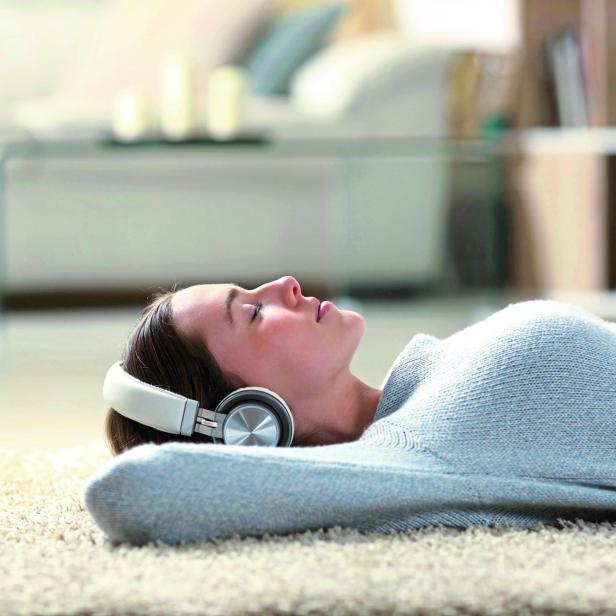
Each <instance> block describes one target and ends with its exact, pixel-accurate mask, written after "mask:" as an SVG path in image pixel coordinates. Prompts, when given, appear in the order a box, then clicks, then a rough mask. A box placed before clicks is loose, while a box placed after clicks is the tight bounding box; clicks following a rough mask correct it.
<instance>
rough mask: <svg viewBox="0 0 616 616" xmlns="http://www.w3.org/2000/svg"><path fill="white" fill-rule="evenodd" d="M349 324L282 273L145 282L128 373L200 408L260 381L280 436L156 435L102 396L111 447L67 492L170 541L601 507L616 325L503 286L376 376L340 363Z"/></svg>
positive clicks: (614, 390)
mask: <svg viewBox="0 0 616 616" xmlns="http://www.w3.org/2000/svg"><path fill="white" fill-rule="evenodd" d="M227 308H228V311H227ZM319 308H320V309H319ZM364 330H365V320H364V318H363V317H362V316H361V315H360V314H358V313H356V312H353V311H349V310H339V309H338V308H337V307H336V306H335V305H334V304H331V303H325V302H323V304H321V306H320V307H319V301H318V300H317V299H315V298H307V297H304V296H303V295H302V293H301V288H300V285H299V283H298V282H297V280H295V278H293V277H291V276H285V277H283V278H281V279H279V280H276V281H273V282H270V283H268V284H264V285H262V286H260V287H257V288H255V289H253V290H250V291H248V290H244V289H242V288H239V287H235V286H234V285H227V284H220V285H219V284H216V285H196V286H192V287H188V288H185V289H181V290H179V291H175V292H168V293H165V294H162V295H160V296H158V297H157V298H156V299H154V301H153V302H152V303H151V304H150V305H149V306H147V307H146V308H145V310H144V312H143V315H142V317H141V319H140V321H139V322H138V324H137V326H136V327H135V329H134V331H133V332H132V334H131V336H130V337H129V340H128V342H127V345H126V348H125V350H124V352H123V356H122V362H121V365H122V367H123V371H125V373H127V374H128V375H130V377H128V378H132V377H134V378H135V379H139V381H141V382H143V383H147V384H150V385H154V386H156V387H157V388H159V390H160V389H162V390H167V391H171V392H175V394H179V395H180V396H183V397H185V398H188V399H190V400H194V401H197V403H198V407H201V409H216V408H217V407H218V405H219V403H220V402H221V400H223V399H224V398H225V397H227V396H228V395H229V394H231V393H232V392H234V391H235V390H237V389H238V388H244V387H254V386H256V387H261V388H266V390H269V391H272V392H275V394H278V396H280V398H281V399H282V405H284V406H286V408H287V410H289V417H288V418H287V421H286V424H285V422H281V426H282V427H280V429H279V430H277V431H276V437H275V439H276V440H275V442H274V443H273V444H278V445H279V446H278V447H250V446H246V445H250V444H261V443H256V442H253V441H251V438H248V439H247V440H246V435H245V434H244V435H242V437H241V439H237V440H235V441H234V440H233V438H232V435H233V432H232V431H229V435H228V440H226V441H225V444H224V446H223V447H220V446H219V445H220V443H221V439H220V438H218V439H216V438H214V439H213V437H212V436H207V434H210V433H211V434H213V433H214V432H213V429H211V428H205V429H204V430H203V431H204V432H205V433H202V432H200V431H197V430H200V429H201V428H202V426H201V425H199V424H195V425H191V426H190V430H189V433H190V434H192V435H191V436H183V435H182V434H180V433H177V434H172V433H170V432H167V431H161V430H158V429H156V428H153V427H150V426H148V425H144V424H143V423H140V422H138V421H135V420H134V419H129V417H128V416H125V414H126V413H125V414H120V413H119V412H117V410H114V409H113V408H112V409H109V411H108V415H107V422H106V432H107V438H108V441H109V445H110V447H111V449H112V452H113V453H114V454H121V455H118V456H117V457H115V458H113V459H112V460H111V461H110V462H109V463H108V464H107V465H106V466H105V467H104V468H103V469H101V470H100V471H99V472H98V473H96V474H95V475H94V476H93V477H91V478H90V479H89V480H88V482H87V484H86V486H85V487H84V490H83V494H82V498H83V501H84V502H85V504H86V507H87V509H88V510H89V512H90V513H91V515H92V516H93V518H94V520H95V521H96V523H97V524H98V525H99V527H100V528H101V529H102V530H103V531H104V532H105V533H106V534H107V536H108V537H109V538H110V539H111V540H112V541H128V542H131V543H135V544H143V543H146V542H149V541H157V540H158V541H162V542H165V543H171V544H173V543H180V542H190V541H198V540H201V539H210V538H226V537H231V536H233V535H235V534H238V535H241V536H262V535H263V534H265V533H269V534H275V533H277V534H280V533H289V532H301V531H304V530H309V529H317V528H328V527H333V526H342V527H353V528H356V529H358V530H360V531H362V532H370V531H379V532H392V531H397V530H406V529H413V528H420V527H422V526H428V525H443V526H451V527H458V528H465V527H468V526H471V525H476V524H479V525H496V526H522V527H530V526H534V525H536V524H538V523H540V522H544V523H550V522H555V521H557V519H559V518H561V519H573V518H575V517H580V518H584V519H586V520H597V519H599V520H600V519H609V518H610V517H611V516H614V515H615V514H616V324H613V323H608V322H606V321H604V320H602V319H600V318H599V317H597V316H595V315H593V314H591V313H589V312H587V311H585V310H582V309H580V308H577V307H574V306H572V305H569V304H565V303H562V302H556V301H551V300H532V301H524V302H519V303H515V304H510V305H509V306H508V307H507V308H504V309H502V310H499V311H497V312H495V313H494V314H492V315H491V316H489V317H488V318H486V319H484V320H483V321H480V322H478V323H475V324H473V325H471V326H469V327H466V328H465V329H462V330H461V331H459V332H457V333H455V334H453V335H451V336H449V337H448V338H445V339H444V340H439V339H437V338H435V337H433V336H431V335H427V334H416V335H415V336H413V337H412V338H411V340H410V341H409V342H408V344H407V345H406V346H405V348H404V349H403V350H402V352H401V353H400V355H399V356H398V357H397V358H396V360H395V361H394V363H393V365H392V366H391V368H390V369H389V371H388V373H387V374H386V376H385V378H384V380H383V382H382V385H381V388H380V389H375V388H373V387H370V386H368V385H367V384H365V383H363V382H362V381H361V380H360V379H358V378H357V377H356V376H354V375H353V374H352V373H351V371H350V364H351V360H352V357H353V354H354V352H355V350H356V349H357V347H358V345H359V343H360V341H361V338H362V336H363V333H364ZM148 389H150V388H148ZM197 403H195V405H194V406H195V408H197ZM282 419H284V417H282ZM205 423H206V424H208V422H205ZM215 424H216V422H209V424H208V425H215ZM284 425H286V426H287V430H286V433H285V429H284ZM289 428H290V429H289ZM193 429H194V430H195V431H194V433H193ZM176 432H179V431H176ZM206 433H207V434H206ZM285 439H286V440H285ZM241 443H244V444H241ZM280 445H281V446H280ZM288 445H291V446H288ZM324 445H327V446H324Z"/></svg>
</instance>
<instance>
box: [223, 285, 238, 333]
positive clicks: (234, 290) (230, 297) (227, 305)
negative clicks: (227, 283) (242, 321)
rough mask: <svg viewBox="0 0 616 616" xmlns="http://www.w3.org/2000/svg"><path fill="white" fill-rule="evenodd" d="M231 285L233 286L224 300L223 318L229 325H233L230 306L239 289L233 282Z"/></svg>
mask: <svg viewBox="0 0 616 616" xmlns="http://www.w3.org/2000/svg"><path fill="white" fill-rule="evenodd" d="M231 284H232V285H234V286H232V287H231V288H230V289H229V292H228V293H227V297H226V298H225V318H226V319H227V321H229V323H231V325H234V323H233V315H232V314H231V304H232V303H233V300H234V299H235V298H236V297H237V295H238V293H239V292H240V288H239V287H238V286H237V285H236V284H235V282H232V283H231Z"/></svg>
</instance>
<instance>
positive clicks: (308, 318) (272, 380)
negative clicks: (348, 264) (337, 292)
mask: <svg viewBox="0 0 616 616" xmlns="http://www.w3.org/2000/svg"><path fill="white" fill-rule="evenodd" d="M232 290H233V291H236V293H234V295H231V296H230V295H229V292H230V291H232ZM231 298H232V301H230V303H229V304H228V307H229V313H228V314H229V316H227V312H226V304H227V302H228V300H230V299H231ZM259 302H260V303H261V304H262V307H261V308H260V310H259V312H258V314H257V316H256V317H255V318H254V319H253V316H254V313H255V308H256V306H257V303H259ZM318 305H319V303H318V301H317V300H315V298H314V297H304V296H303V295H302V292H301V287H300V285H299V283H298V282H297V280H295V278H293V277H292V276H283V277H282V278H279V279H278V280H273V281H272V282H268V283H266V284H263V285H261V286H260V287H257V288H255V289H252V290H245V289H243V288H241V287H237V286H236V285H234V284H202V285H195V286H192V287H187V288H186V289H181V290H180V291H177V292H176V293H175V295H174V296H173V300H172V307H173V318H174V324H175V327H176V328H177V329H178V330H179V331H180V333H181V334H185V335H187V336H188V337H193V336H194V337H199V338H201V339H203V340H204V341H205V342H206V343H207V345H208V348H209V349H210V351H211V352H212V354H213V355H214V357H215V358H216V360H217V361H218V363H219V364H220V366H221V367H222V369H223V370H224V371H225V372H229V373H231V374H233V375H237V376H239V377H240V378H241V379H242V381H244V382H245V383H246V384H247V385H248V386H258V387H266V388H268V389H271V390H272V391H274V392H276V393H278V394H279V395H281V396H282V397H283V399H285V400H286V401H287V403H288V404H289V405H290V406H292V404H293V403H294V402H296V403H297V402H299V401H301V400H302V399H304V398H308V397H313V398H314V397H315V395H322V393H323V392H324V391H330V390H331V389H330V388H331V387H332V386H333V385H334V384H335V382H336V379H337V378H342V377H340V375H341V373H344V372H345V371H349V367H350V363H351V360H352V358H353V354H354V352H355V350H356V349H357V347H358V346H359V343H360V341H361V338H362V336H363V333H364V330H365V319H364V317H363V316H362V315H360V314H359V313H357V312H353V311H350V310H340V309H338V308H337V307H336V306H335V305H332V306H330V308H329V310H328V311H327V313H326V314H324V315H321V318H320V320H319V321H317V308H318ZM231 320H232V322H231Z"/></svg>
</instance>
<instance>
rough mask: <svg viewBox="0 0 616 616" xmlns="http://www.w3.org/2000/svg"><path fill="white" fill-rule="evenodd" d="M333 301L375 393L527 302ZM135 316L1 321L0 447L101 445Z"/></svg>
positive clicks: (476, 295)
mask: <svg viewBox="0 0 616 616" xmlns="http://www.w3.org/2000/svg"><path fill="white" fill-rule="evenodd" d="M331 299H333V301H334V302H335V303H336V305H337V306H339V307H340V308H342V309H351V310H357V311H358V312H360V313H361V314H363V315H364V317H365V318H366V332H365V335H364V338H363V340H362V342H361V344H360V346H359V348H358V350H357V352H356V354H355V356H354V358H353V362H352V364H351V368H352V370H353V372H354V373H355V374H356V375H357V376H358V377H359V378H361V379H362V380H364V381H365V382H367V383H368V384H370V385H372V386H373V387H379V386H380V384H381V382H382V379H383V378H384V376H385V374H386V372H387V370H388V368H389V367H390V365H391V364H392V362H393V361H394V360H395V358H396V356H397V355H398V353H399V352H400V351H401V350H402V349H403V347H404V346H405V344H406V343H407V342H408V340H410V338H411V337H412V336H413V335H414V334H416V333H418V332H424V333H430V334H433V335H435V336H437V337H446V336H448V335H450V334H452V333H454V332H455V331H458V330H459V329H462V328H463V327H466V326H468V325H470V324H472V323H474V322H476V321H478V320H481V319H483V318H485V317H486V316H488V315H489V314H491V313H492V312H494V311H496V310H498V309H500V308H502V307H505V306H506V305H508V304H509V303H511V302H512V301H518V300H520V299H525V298H524V297H522V296H513V295H511V294H504V293H502V292H501V293H498V292H490V291H486V292H471V293H467V294H462V295H458V296H455V297H440V298H436V297H421V298H417V299H412V300H403V301H402V300H398V301H392V302H383V301H366V300H362V301H357V300H352V299H349V298H331ZM565 299H569V298H565ZM574 301H575V300H574ZM615 301H616V300H614V299H610V300H609V304H606V303H605V302H604V303H601V304H597V303H596V302H595V303H594V304H592V302H589V301H588V300H587V299H584V298H582V300H581V301H579V302H577V303H580V304H582V305H586V306H587V307H589V308H590V309H595V311H596V312H599V313H602V316H605V318H607V317H608V316H609V314H608V315H606V312H609V311H610V310H612V311H614V312H613V314H614V315H616V310H614V302H615ZM139 312H140V307H138V306H136V307H135V308H134V309H116V310H73V311H70V310H67V311H49V312H41V311H33V312H15V313H10V312H9V313H8V314H6V315H5V316H4V319H3V320H2V322H1V323H0V348H1V351H0V446H9V447H16V448H43V449H58V448H63V447H72V446H75V445H84V444H89V443H101V442H103V432H102V420H103V417H104V414H105V411H106V407H105V403H104V402H103V400H102V398H101V386H102V382H103V379H104V376H105V373H106V371H107V368H108V367H109V366H110V365H111V364H112V363H113V362H114V361H117V359H118V358H119V356H120V352H121V349H122V346H123V344H124V341H125V340H126V338H127V336H128V334H129V332H130V331H131V329H132V327H133V325H134V324H135V322H136V320H137V317H138V314H139Z"/></svg>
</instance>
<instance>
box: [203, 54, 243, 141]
mask: <svg viewBox="0 0 616 616" xmlns="http://www.w3.org/2000/svg"><path fill="white" fill-rule="evenodd" d="M246 90H247V78H246V73H245V71H244V70H243V69H241V68H240V67H239V66H233V65H230V64H229V65H225V66H220V67H218V68H216V69H214V71H212V73H211V75H210V79H209V81H208V88H207V107H206V118H207V120H206V123H207V131H208V134H209V135H210V136H211V137H212V138H214V139H220V140H224V139H232V138H233V137H235V136H236V135H237V134H238V133H239V132H240V131H241V129H242V126H243V125H244V121H245V104H246Z"/></svg>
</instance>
